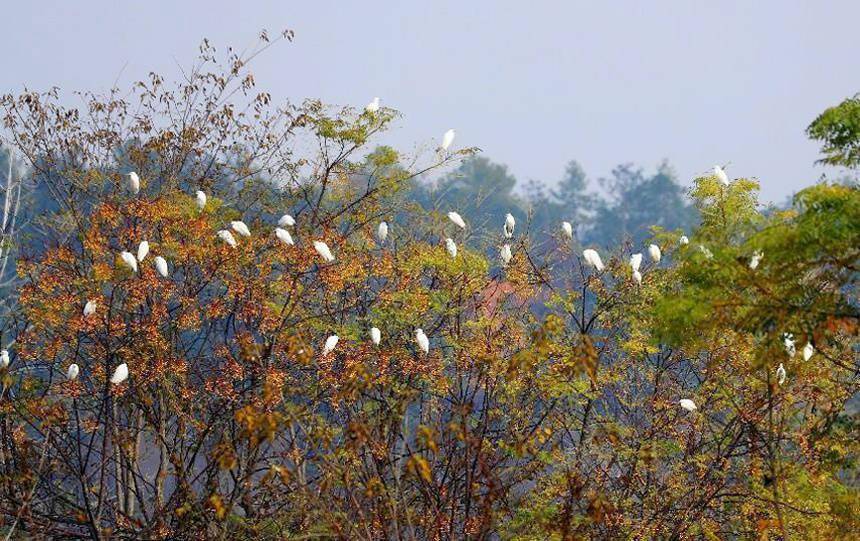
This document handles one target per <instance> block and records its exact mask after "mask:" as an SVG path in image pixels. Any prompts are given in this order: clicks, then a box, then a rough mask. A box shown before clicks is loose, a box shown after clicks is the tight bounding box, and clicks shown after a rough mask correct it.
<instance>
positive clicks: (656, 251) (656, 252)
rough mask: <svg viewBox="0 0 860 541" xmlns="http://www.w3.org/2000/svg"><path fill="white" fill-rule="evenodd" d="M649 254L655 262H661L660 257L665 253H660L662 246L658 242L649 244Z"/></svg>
mask: <svg viewBox="0 0 860 541" xmlns="http://www.w3.org/2000/svg"><path fill="white" fill-rule="evenodd" d="M648 255H650V256H651V259H653V260H654V263H659V262H660V257H661V256H662V255H663V254H661V253H660V247H659V246H657V245H656V244H651V245H649V246H648Z"/></svg>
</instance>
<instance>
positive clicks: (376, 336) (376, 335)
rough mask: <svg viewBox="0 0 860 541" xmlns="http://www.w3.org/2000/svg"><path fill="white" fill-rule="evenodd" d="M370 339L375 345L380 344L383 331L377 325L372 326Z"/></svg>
mask: <svg viewBox="0 0 860 541" xmlns="http://www.w3.org/2000/svg"><path fill="white" fill-rule="evenodd" d="M370 341H371V342H373V344H374V345H377V346H378V345H379V342H381V341H382V331H380V330H379V329H377V328H376V327H371V328H370Z"/></svg>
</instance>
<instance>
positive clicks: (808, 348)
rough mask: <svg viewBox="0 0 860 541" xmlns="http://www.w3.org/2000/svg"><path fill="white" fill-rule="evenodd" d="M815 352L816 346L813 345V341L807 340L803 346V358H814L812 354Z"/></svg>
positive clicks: (806, 359) (805, 359)
mask: <svg viewBox="0 0 860 541" xmlns="http://www.w3.org/2000/svg"><path fill="white" fill-rule="evenodd" d="M814 353H815V348H814V347H812V343H811V342H807V343H806V345H805V346H803V360H804V361H808V360H809V359H811V358H812V355H813V354H814Z"/></svg>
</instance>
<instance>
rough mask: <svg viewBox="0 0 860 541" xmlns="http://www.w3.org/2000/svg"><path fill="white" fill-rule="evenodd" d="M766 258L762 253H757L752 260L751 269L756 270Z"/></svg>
mask: <svg viewBox="0 0 860 541" xmlns="http://www.w3.org/2000/svg"><path fill="white" fill-rule="evenodd" d="M763 257H764V254H763V253H762V252H756V253H754V254H753V255H752V257H751V258H750V269H752V270H756V269H757V268H758V264H759V263H761V258H763Z"/></svg>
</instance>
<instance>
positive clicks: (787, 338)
mask: <svg viewBox="0 0 860 541" xmlns="http://www.w3.org/2000/svg"><path fill="white" fill-rule="evenodd" d="M782 343H783V345H784V346H785V352H786V353H787V354H788V356H789V357H794V355H795V354H796V353H797V349H795V347H794V335H793V334H790V333H785V334H784V335H782Z"/></svg>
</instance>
